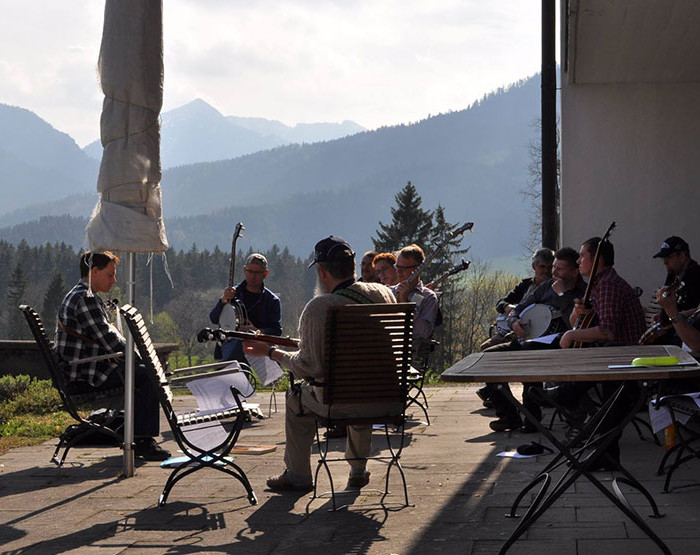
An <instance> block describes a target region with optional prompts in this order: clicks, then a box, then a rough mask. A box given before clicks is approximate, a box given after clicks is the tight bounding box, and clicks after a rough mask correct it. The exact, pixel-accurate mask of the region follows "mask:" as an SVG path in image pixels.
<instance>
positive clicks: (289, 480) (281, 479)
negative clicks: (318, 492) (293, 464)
mask: <svg viewBox="0 0 700 555" xmlns="http://www.w3.org/2000/svg"><path fill="white" fill-rule="evenodd" d="M267 487H268V488H270V489H271V490H273V491H301V492H307V491H311V490H312V489H314V485H313V484H312V483H311V482H302V481H299V480H297V479H295V478H294V477H293V476H292V473H291V472H289V470H286V469H285V471H284V472H282V474H280V475H279V476H271V477H270V478H268V479H267Z"/></svg>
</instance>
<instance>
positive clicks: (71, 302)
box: [54, 251, 170, 460]
mask: <svg viewBox="0 0 700 555" xmlns="http://www.w3.org/2000/svg"><path fill="white" fill-rule="evenodd" d="M117 264H119V258H118V257H117V256H115V255H114V254H112V253H111V252H109V251H105V252H103V253H90V252H89V251H88V252H86V253H85V254H83V255H82V256H81V257H80V281H79V282H78V283H77V284H76V285H75V287H73V289H71V290H70V291H69V292H68V294H67V295H66V296H65V297H64V299H63V302H62V303H61V306H60V308H59V309H58V318H57V321H56V337H55V341H54V344H55V346H56V351H57V353H58V355H59V357H61V358H62V359H63V360H65V361H71V360H77V359H83V358H89V357H95V356H100V355H108V354H112V353H123V352H124V350H125V348H126V340H125V339H124V337H123V336H122V334H121V333H119V331H118V330H117V328H115V327H114V326H113V325H112V324H111V323H110V322H109V318H108V316H107V309H106V307H105V304H104V302H103V301H102V299H101V298H100V297H99V296H98V295H96V294H94V293H108V292H109V291H110V289H112V286H113V285H114V284H115V283H116V281H117ZM66 379H67V381H68V382H69V388H70V390H71V392H73V393H82V392H87V391H91V390H94V389H113V388H117V387H123V385H124V358H123V356H122V357H118V358H113V359H107V360H100V361H91V362H85V363H83V364H77V365H66ZM135 383H136V388H135V391H134V395H135V398H134V436H135V443H136V448H135V454H136V456H137V457H139V458H142V459H146V460H165V459H167V458H169V457H170V453H168V452H167V451H165V450H164V449H162V448H161V447H159V446H158V445H157V444H156V442H155V440H154V437H156V436H158V435H159V433H160V426H159V423H160V408H159V405H158V393H157V391H156V386H155V384H154V383H153V381H152V380H151V379H150V377H149V376H148V373H147V370H146V368H145V367H144V366H142V365H140V364H137V365H136V367H135Z"/></svg>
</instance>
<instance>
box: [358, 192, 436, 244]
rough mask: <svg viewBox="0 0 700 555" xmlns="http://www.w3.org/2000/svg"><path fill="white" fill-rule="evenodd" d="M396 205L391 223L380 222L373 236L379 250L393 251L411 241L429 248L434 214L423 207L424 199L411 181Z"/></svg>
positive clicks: (398, 197)
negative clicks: (375, 234)
mask: <svg viewBox="0 0 700 555" xmlns="http://www.w3.org/2000/svg"><path fill="white" fill-rule="evenodd" d="M394 198H395V200H396V207H395V208H392V209H391V223H390V224H383V223H382V222H379V228H380V229H378V230H377V231H376V233H377V238H376V239H375V238H372V242H373V243H374V249H375V250H376V251H377V252H387V251H388V252H391V251H396V250H398V249H401V248H403V247H405V246H407V245H410V244H411V243H416V244H417V245H419V246H420V247H422V248H423V249H426V248H428V244H429V242H430V230H431V228H432V225H433V215H432V212H431V211H430V210H423V209H422V208H421V203H422V199H421V197H420V195H419V194H418V191H417V190H416V188H415V187H414V186H413V185H412V184H411V182H410V181H409V182H408V184H407V185H406V186H405V187H404V188H403V189H401V190H400V191H399V192H398V193H397V194H396V196H395V197H394Z"/></svg>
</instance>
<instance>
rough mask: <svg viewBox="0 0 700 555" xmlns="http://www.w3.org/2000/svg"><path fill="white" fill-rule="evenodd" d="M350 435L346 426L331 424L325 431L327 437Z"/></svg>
mask: <svg viewBox="0 0 700 555" xmlns="http://www.w3.org/2000/svg"><path fill="white" fill-rule="evenodd" d="M346 435H348V429H347V428H346V427H345V426H331V427H330V428H328V429H327V430H326V431H325V432H324V433H323V437H325V438H326V439H336V438H339V437H345V436H346Z"/></svg>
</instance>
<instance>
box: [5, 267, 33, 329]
mask: <svg viewBox="0 0 700 555" xmlns="http://www.w3.org/2000/svg"><path fill="white" fill-rule="evenodd" d="M26 290H27V279H26V277H25V276H24V270H23V269H22V262H21V261H18V262H17V264H16V265H15V267H14V269H13V270H12V275H11V276H10V281H9V282H8V284H7V293H6V295H5V314H4V320H5V330H4V331H5V337H7V338H8V339H24V338H26V337H28V336H29V332H28V329H27V327H26V324H25V323H24V318H23V317H22V313H21V312H20V311H19V305H20V304H22V303H24V302H26V299H25V298H24V295H25V292H26Z"/></svg>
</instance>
